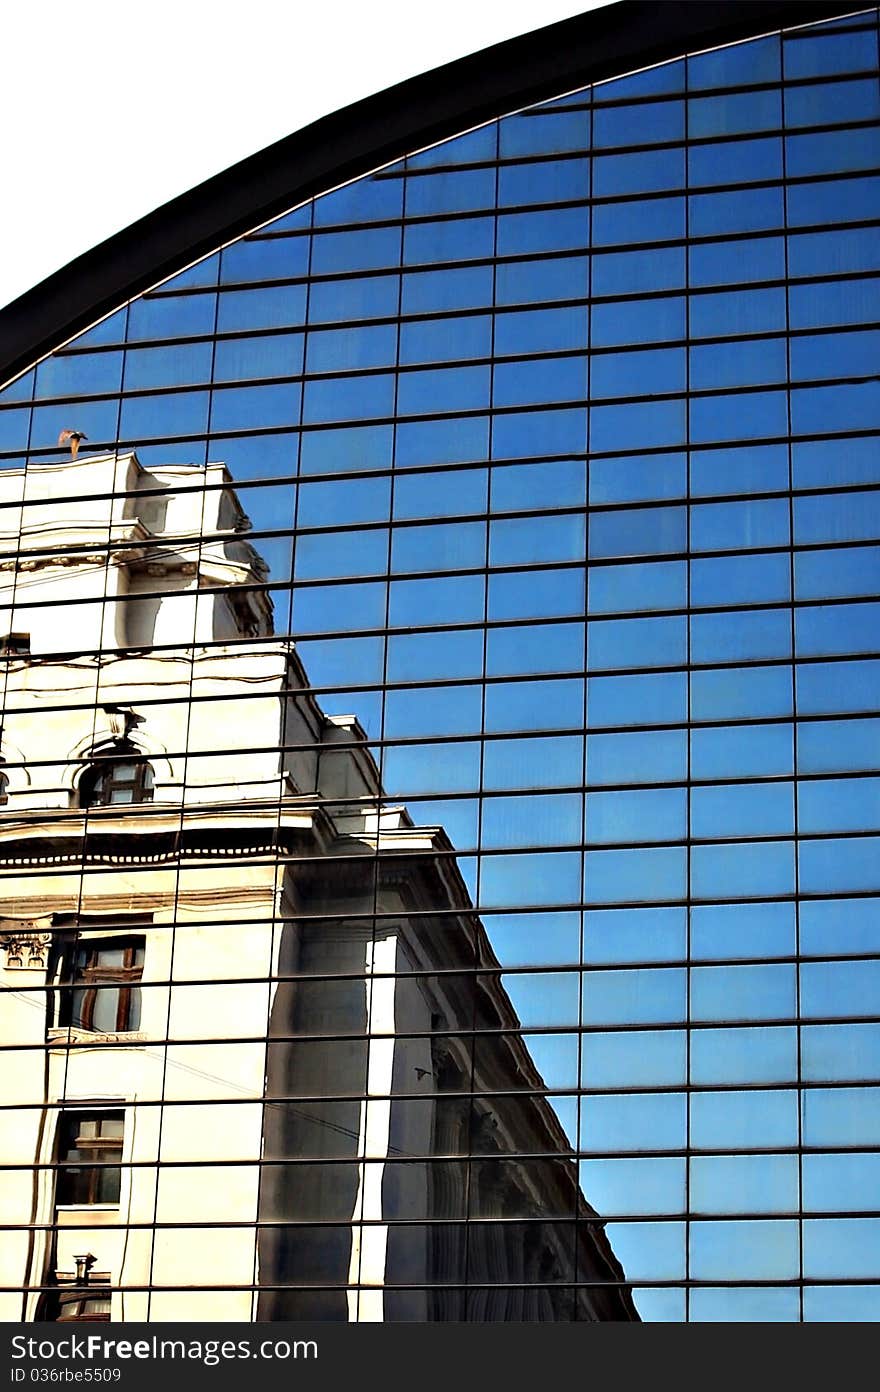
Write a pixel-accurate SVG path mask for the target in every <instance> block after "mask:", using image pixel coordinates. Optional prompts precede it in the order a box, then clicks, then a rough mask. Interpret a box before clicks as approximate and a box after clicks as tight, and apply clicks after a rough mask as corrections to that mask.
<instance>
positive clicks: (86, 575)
mask: <svg viewBox="0 0 880 1392" xmlns="http://www.w3.org/2000/svg"><path fill="white" fill-rule="evenodd" d="M0 484H2V500H0V501H2V518H3V521H2V524H0V528H2V549H3V551H4V552H5V559H2V564H3V567H4V569H3V574H4V576H5V589H4V591H3V595H2V602H3V605H4V609H5V614H6V618H5V620H4V623H3V632H4V633H5V634H6V635H7V636H6V639H5V648H4V654H5V655H4V664H5V674H4V679H5V698H6V701H5V703H6V711H7V714H6V720H5V725H4V730H3V744H2V755H3V759H4V769H5V772H4V777H5V784H4V800H5V805H4V807H3V810H2V836H0V856H2V873H3V876H4V879H5V887H4V888H5V892H4V910H3V921H2V924H0V933H2V938H0V942H2V946H3V948H4V949H5V951H4V953H3V956H2V963H0V965H2V968H3V970H2V980H3V985H4V987H5V988H6V995H5V1000H4V1015H3V1021H4V1023H3V1026H2V1036H0V1044H2V1046H3V1049H4V1076H5V1079H6V1086H5V1096H4V1101H5V1103H6V1110H4V1112H3V1113H2V1122H0V1124H2V1134H0V1156H2V1162H3V1164H4V1166H8V1169H7V1171H6V1178H5V1182H4V1185H3V1222H4V1223H5V1224H8V1225H10V1227H11V1228H13V1229H14V1231H10V1232H8V1233H7V1236H6V1241H5V1243H4V1249H3V1257H2V1259H0V1272H2V1284H3V1285H4V1286H7V1287H15V1286H16V1285H21V1286H23V1287H25V1288H27V1290H28V1293H27V1294H25V1296H24V1298H23V1302H22V1297H21V1296H11V1295H7V1296H5V1297H4V1298H3V1300H4V1305H3V1312H4V1317H5V1318H7V1319H16V1318H19V1317H21V1316H22V1315H23V1316H24V1317H25V1318H28V1319H34V1318H50V1319H58V1320H72V1319H76V1320H85V1319H93V1320H100V1319H107V1318H110V1317H112V1318H114V1319H141V1318H151V1319H174V1318H180V1319H197V1318H212V1319H239V1320H248V1319H251V1318H254V1317H260V1318H269V1319H272V1318H285V1317H300V1316H303V1317H305V1316H313V1317H319V1318H331V1319H348V1318H351V1319H383V1318H410V1319H413V1318H414V1319H431V1318H453V1319H454V1318H458V1317H461V1316H462V1314H463V1306H462V1300H463V1296H462V1294H461V1288H462V1287H463V1286H464V1285H465V1284H466V1285H467V1286H468V1287H469V1288H470V1294H469V1297H468V1298H469V1300H470V1302H471V1304H470V1307H469V1309H470V1317H471V1318H507V1319H517V1318H539V1319H560V1318H561V1319H570V1318H582V1319H632V1318H637V1316H636V1314H635V1310H634V1306H633V1304H632V1299H631V1296H630V1294H629V1291H628V1288H627V1287H626V1286H625V1285H623V1284H621V1283H622V1282H623V1280H624V1275H623V1272H622V1271H621V1268H620V1266H619V1264H618V1262H617V1261H616V1259H615V1257H614V1254H613V1252H612V1251H611V1248H610V1246H609V1244H608V1242H607V1240H606V1239H605V1237H604V1234H603V1232H602V1229H601V1226H600V1225H598V1224H597V1225H594V1224H592V1223H591V1221H590V1220H591V1218H592V1217H594V1216H595V1215H593V1214H592V1210H590V1209H589V1207H588V1205H587V1204H586V1202H585V1200H584V1198H583V1195H582V1194H581V1193H580V1191H579V1188H578V1184H577V1178H576V1168H575V1163H576V1162H575V1160H574V1158H573V1150H574V1145H573V1141H572V1139H571V1138H570V1137H569V1136H568V1135H567V1134H566V1132H565V1130H564V1128H563V1126H562V1124H561V1122H560V1121H559V1119H558V1117H557V1115H556V1113H555V1112H554V1110H553V1109H552V1107H551V1106H550V1104H549V1102H548V1101H547V1099H546V1097H545V1096H544V1095H543V1082H542V1079H541V1077H540V1075H539V1073H538V1071H537V1069H536V1068H535V1065H534V1063H533V1062H532V1059H531V1057H530V1055H529V1053H528V1051H527V1049H526V1048H525V1046H524V1044H523V1042H522V1039H521V1036H520V1035H519V1033H518V1020H517V1018H516V1015H515V1013H514V1010H513V1007H512V1006H511V1003H510V1001H509V998H508V996H507V994H506V992H505V991H504V989H503V987H502V986H501V983H500V976H499V974H498V970H499V963H498V961H497V959H496V957H495V955H494V953H493V951H492V949H491V946H490V944H489V942H488V939H487V936H486V933H485V930H484V928H483V926H482V924H481V923H480V921H479V919H478V917H477V916H476V915H475V913H474V912H473V910H472V907H471V902H470V898H469V896H468V893H467V890H466V888H465V885H464V882H463V880H462V879H461V877H460V875H459V872H458V868H457V865H456V861H455V859H454V855H453V848H452V847H451V845H450V843H449V841H448V839H447V838H446V836H445V834H444V832H443V831H442V829H440V828H438V827H418V826H414V825H413V824H412V820H411V818H410V816H409V814H408V813H407V810H406V808H405V807H403V806H401V805H397V806H392V805H389V804H388V802H387V799H385V798H384V796H383V795H382V793H381V789H380V783H379V777H378V772H377V768H376V764H375V762H374V760H373V757H372V755H371V754H370V751H369V749H368V748H367V747H366V744H365V741H364V737H363V733H362V731H361V730H360V728H359V726H358V725H357V722H356V721H354V720H346V719H344V718H338V717H328V716H326V715H325V714H324V713H323V712H322V710H321V709H320V707H319V705H318V704H317V702H316V701H315V699H314V698H313V697H311V696H310V695H309V694H307V692H306V691H305V689H304V688H305V686H306V677H305V673H304V672H303V669H302V667H301V665H300V663H299V661H298V659H297V657H296V655H295V653H294V652H293V651H292V648H291V645H290V644H289V643H286V642H281V641H279V640H277V639H273V638H272V637H271V634H272V612H271V603H270V601H269V599H268V597H267V595H266V591H265V586H264V585H263V582H264V580H265V567H264V566H263V563H262V562H261V560H260V558H259V557H258V556H257V554H256V552H255V551H254V549H253V547H252V546H251V545H250V544H249V543H248V542H247V541H245V540H244V539H243V538H242V536H241V533H242V532H243V531H245V530H246V528H247V521H246V519H245V517H244V515H243V513H242V511H241V508H240V506H239V504H238V501H237V499H236V495H235V494H234V492H233V491H232V489H231V488H230V486H229V477H228V474H227V473H226V471H225V470H224V468H223V466H222V465H209V466H208V467H207V469H200V468H196V467H184V466H180V467H173V468H172V467H167V468H166V467H163V468H157V469H154V470H152V471H147V470H145V469H144V468H142V467H141V465H140V464H139V462H138V460H137V458H136V456H135V455H133V454H127V455H120V456H114V455H107V456H101V457H92V458H88V457H87V458H80V459H78V460H76V461H70V462H67V463H64V464H57V463H50V464H47V465H38V466H35V467H32V468H31V469H30V470H29V471H28V473H27V475H26V476H25V475H23V474H22V473H19V472H16V471H10V472H7V473H5V474H3V475H2V476H0ZM62 500H63V504H62ZM60 518H63V521H60V520H59V519H60ZM279 749H281V751H282V752H281V755H280V757H279ZM475 969H477V970H476V971H475ZM475 1032H476V1033H475ZM157 1162H158V1164H157ZM279 1162H284V1163H279ZM466 1219H467V1220H471V1221H469V1222H465V1220H466ZM258 1220H259V1221H258ZM493 1220H495V1221H493ZM501 1220H504V1221H501ZM577 1220H579V1221H577ZM593 1280H595V1281H596V1282H598V1283H603V1282H605V1283H608V1284H607V1286H606V1288H605V1289H604V1290H603V1289H602V1288H601V1287H600V1286H597V1287H594V1288H590V1287H589V1286H588V1285H585V1284H583V1283H585V1282H590V1281H593ZM575 1281H578V1282H580V1283H581V1285H580V1286H579V1287H578V1288H577V1291H576V1293H573V1292H574V1287H573V1283H574V1282H575ZM434 1283H445V1284H440V1285H437V1286H436V1288H435V1289H432V1285H434ZM502 1286H503V1287H506V1289H504V1290H500V1289H496V1288H499V1287H502ZM41 1287H42V1288H44V1290H43V1294H42V1296H41V1294H40V1288H41ZM150 1287H152V1291H150V1290H149V1288H150ZM255 1291H259V1300H257V1299H256V1298H255Z"/></svg>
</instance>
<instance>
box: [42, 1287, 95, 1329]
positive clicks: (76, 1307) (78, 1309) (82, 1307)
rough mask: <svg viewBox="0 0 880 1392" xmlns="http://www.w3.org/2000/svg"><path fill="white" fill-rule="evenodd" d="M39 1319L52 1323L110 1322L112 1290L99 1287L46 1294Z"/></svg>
mask: <svg viewBox="0 0 880 1392" xmlns="http://www.w3.org/2000/svg"><path fill="white" fill-rule="evenodd" d="M37 1319H38V1320H45V1321H46V1323H51V1324H109V1322H110V1292H109V1290H103V1289H101V1288H100V1287H97V1288H96V1289H94V1290H90V1291H84V1290H68V1291H59V1292H58V1293H57V1294H54V1293H53V1294H51V1295H46V1296H45V1297H44V1298H43V1300H42V1302H41V1305H40V1307H39V1311H38V1314H37Z"/></svg>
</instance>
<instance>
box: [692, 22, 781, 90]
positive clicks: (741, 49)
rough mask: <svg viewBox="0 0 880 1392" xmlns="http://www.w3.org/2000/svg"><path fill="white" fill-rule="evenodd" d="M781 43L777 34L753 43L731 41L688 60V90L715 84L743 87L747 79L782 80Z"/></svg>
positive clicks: (717, 85) (756, 81)
mask: <svg viewBox="0 0 880 1392" xmlns="http://www.w3.org/2000/svg"><path fill="white" fill-rule="evenodd" d="M780 76H781V71H780V43H779V37H778V36H777V35H775V34H772V35H769V36H768V37H767V38H765V39H753V40H752V41H751V42H750V43H739V44H731V45H729V46H728V47H726V48H716V49H712V50H710V51H709V52H708V53H698V54H696V56H694V57H690V58H688V60H687V82H688V91H690V92H700V91H708V90H711V88H713V87H739V86H742V85H744V84H746V83H759V82H778V81H779V79H780Z"/></svg>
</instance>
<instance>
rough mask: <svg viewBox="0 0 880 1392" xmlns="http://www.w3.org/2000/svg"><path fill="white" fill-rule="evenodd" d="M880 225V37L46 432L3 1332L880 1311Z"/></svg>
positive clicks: (535, 170)
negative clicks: (7, 1324)
mask: <svg viewBox="0 0 880 1392" xmlns="http://www.w3.org/2000/svg"><path fill="white" fill-rule="evenodd" d="M878 226H880V78H878V23H877V11H876V10H873V9H871V10H865V11H861V12H859V13H857V14H854V15H852V16H849V17H846V18H844V19H841V20H837V21H835V22H832V23H825V24H821V25H816V26H812V27H807V28H800V29H795V30H791V31H787V32H784V33H781V34H780V33H773V34H769V35H766V36H763V37H760V38H756V39H754V40H750V41H747V42H742V43H737V44H735V45H732V46H728V47H724V48H721V49H717V50H713V51H710V52H705V53H697V54H694V55H691V56H687V57H682V58H680V59H679V60H677V61H673V62H668V63H665V64H663V65H661V66H657V67H653V68H650V69H648V70H645V71H641V72H637V73H634V74H632V75H626V76H620V77H618V78H616V79H614V80H612V81H607V82H603V83H601V84H598V85H595V86H593V87H587V88H584V89H582V90H578V91H574V92H571V93H567V94H564V95H562V96H560V97H559V98H558V99H554V100H551V101H548V102H545V103H544V104H542V105H540V106H536V107H534V108H531V109H529V110H527V111H522V112H517V113H514V114H510V115H506V116H504V117H503V118H502V119H499V120H498V121H495V122H493V123H490V124H488V125H485V126H482V127H480V128H479V129H476V130H472V131H469V132H466V133H464V134H461V135H459V136H457V137H456V138H454V139H451V140H448V141H446V142H444V143H442V144H439V145H437V146H435V147H433V148H431V149H428V150H424V151H421V152H417V153H413V154H411V155H409V156H408V157H407V158H406V159H403V160H401V161H400V162H399V163H396V164H393V165H390V166H388V167H386V168H383V169H381V170H378V171H377V172H375V173H373V174H371V175H370V176H369V177H365V178H362V179H360V180H358V181H356V182H354V183H350V184H347V185H345V186H344V187H341V188H338V189H336V190H334V191H330V192H327V193H326V194H324V195H323V196H321V197H318V198H315V199H314V200H312V201H311V202H309V203H307V204H306V205H304V206H302V207H299V208H297V209H295V210H294V211H292V212H290V213H289V214H287V215H285V216H283V217H280V218H278V219H277V220H276V221H274V222H272V223H270V224H269V225H267V226H263V227H261V228H259V229H258V230H256V231H255V232H253V233H252V234H250V235H248V236H246V237H244V238H242V239H240V240H238V241H236V242H234V243H232V244H231V245H228V246H225V247H223V248H222V249H221V250H219V251H217V252H216V253H215V254H213V255H211V256H208V257H207V258H206V259H204V260H202V261H200V262H199V263H198V264H196V265H194V266H192V267H191V268H190V269H188V270H186V271H184V272H183V273H182V274H180V275H178V276H176V277H175V278H174V279H172V280H170V281H166V282H165V283H163V284H162V285H160V286H158V287H157V288H156V289H155V290H153V291H151V292H149V293H147V294H144V295H142V296H140V297H139V298H137V299H135V300H133V301H132V302H131V303H130V304H128V305H127V306H124V307H122V308H120V309H119V310H118V312H116V313H114V314H112V315H110V316H109V317H108V318H106V319H104V320H103V321H102V322H101V323H99V324H97V325H96V326H95V327H94V328H92V329H90V330H89V331H88V332H86V333H84V334H82V335H80V336H79V337H78V338H77V339H75V340H74V341H72V342H71V343H69V344H67V345H66V346H64V347H63V348H62V349H59V350H58V351H56V352H55V353H53V354H52V356H50V357H48V358H46V359H45V360H43V361H41V362H39V363H38V364H37V365H36V366H35V367H34V368H33V369H32V370H30V371H29V372H27V373H25V374H24V375H23V376H22V377H20V378H19V379H18V380H17V381H15V382H13V383H12V384H11V385H9V386H7V387H6V389H5V390H4V391H3V392H2V393H0V449H2V452H3V453H2V459H0V463H2V466H3V470H4V472H3V473H0V493H2V497H0V504H2V513H0V533H2V539H3V543H2V549H3V551H4V552H5V557H6V559H5V560H2V561H0V563H2V565H3V572H2V577H0V578H2V584H3V586H5V589H4V596H5V598H4V605H5V613H4V617H3V623H2V629H3V633H4V634H8V637H7V638H6V639H5V648H4V653H5V655H4V656H3V658H2V659H0V665H2V667H3V671H2V673H0V676H2V680H3V683H4V700H5V710H4V736H3V745H2V756H3V760H4V803H3V807H2V808H0V859H2V866H0V871H2V877H3V891H4V893H3V898H4V903H5V905H6V908H5V909H4V911H3V912H4V913H5V914H6V917H5V918H4V921H3V924H2V925H0V931H2V933H3V935H4V936H3V939H2V941H3V943H4V944H5V948H6V961H7V970H6V975H5V977H4V985H5V993H4V998H5V1002H6V1004H7V1006H8V1008H7V1009H6V1010H5V1015H6V1022H7V1023H6V1025H5V1026H4V1027H3V1028H2V1031H0V1035H2V1038H0V1044H2V1049H3V1053H4V1055H5V1057H6V1060H7V1063H6V1066H5V1067H4V1069H3V1072H4V1076H5V1077H6V1078H7V1082H6V1083H5V1084H4V1088H3V1092H4V1096H3V1100H2V1113H0V1115H2V1133H3V1136H4V1137H5V1138H6V1139H4V1140H2V1142H0V1162H2V1164H3V1165H4V1166H5V1167H6V1174H7V1179H8V1185H7V1188H8V1192H9V1194H10V1196H12V1202H11V1207H10V1208H9V1209H8V1211H6V1212H5V1213H4V1215H3V1220H2V1221H3V1223H4V1224H5V1226H6V1229H7V1232H6V1239H7V1242H6V1245H7V1250H8V1252H9V1253H10V1256H9V1258H8V1260H7V1267H6V1270H5V1274H4V1285H5V1286H6V1287H7V1288H17V1292H18V1293H17V1294H16V1295H15V1296H14V1297H12V1298H11V1299H12V1303H11V1304H10V1305H9V1307H8V1312H7V1313H6V1314H5V1316H4V1317H5V1318H8V1319H18V1318H22V1317H25V1318H29V1319H33V1318H53V1319H54V1318H66V1319H69V1318H107V1317H108V1310H109V1312H110V1317H111V1318H113V1319H126V1318H153V1319H162V1318H165V1319H169V1318H170V1319H174V1318H193V1319H196V1318H212V1317H213V1318H218V1319H255V1318H262V1319H284V1318H319V1319H328V1320H330V1319H342V1320H377V1319H380V1320H381V1319H384V1320H407V1319H452V1320H460V1319H467V1320H522V1319H529V1320H533V1319H542V1320H584V1319H586V1320H597V1319H630V1320H632V1319H643V1320H673V1321H681V1320H686V1319H690V1320H740V1319H750V1320H755V1319H760V1320H801V1319H803V1320H808V1321H812V1320H837V1319H875V1318H877V1317H878V1316H880V1217H878V1212H880V1204H878V1198H877V1195H878V1192H880V1189H878V1185H880V1155H878V1152H877V1147H878V1146H880V1121H878V1117H880V1110H878V1106H877V1097H878V1093H877V1091H876V1088H877V1083H878V1080H880V917H878V899H877V895H878V894H880V856H878V848H880V680H878V678H880V661H878V660H880V491H878V483H880V455H878V447H877V433H878V429H880V385H878V369H877V362H878V359H877V357H876V356H875V354H876V353H877V352H878V349H880V276H878V273H880V234H878ZM71 430H73V431H76V432H77V433H80V432H81V433H82V434H83V435H84V436H85V437H86V438H85V439H83V440H81V441H80V442H79V450H78V454H77V452H76V450H75V449H74V451H73V457H72V456H71V449H70V444H69V442H68V441H65V442H64V443H63V444H61V445H59V435H60V433H61V432H63V431H71ZM220 464H223V465H225V471H224V470H223V469H220V468H218V467H216V466H219V465H220ZM59 537H60V538H61V539H60V541H59ZM25 552H26V553H27V554H25ZM80 780H83V783H82V788H81V789H80ZM2 958H3V954H2V953H0V966H2V965H3V962H2ZM102 997H103V999H102ZM82 1001H86V1002H87V1003H88V1006H89V1009H88V1011H86V1010H85V1009H84V1008H81V1006H80V1004H79V1002H82ZM151 1002H152V1003H151ZM111 1016H112V1018H111ZM102 1026H103V1027H102ZM120 1138H121V1147H122V1148H121V1150H120ZM70 1196H73V1199H75V1200H76V1201H75V1202H74V1201H70V1202H68V1198H69V1197H70ZM110 1234H116V1237H118V1238H119V1241H116V1238H111V1237H110V1236H109V1235H110ZM120 1235H121V1236H120ZM122 1238H124V1239H125V1241H124V1242H123V1241H122ZM102 1244H103V1245H102ZM99 1249H100V1250H99ZM81 1253H87V1254H88V1255H89V1256H90V1257H91V1258H92V1262H91V1265H89V1263H88V1262H85V1261H83V1262H80V1261H79V1255H80V1254H81ZM75 1258H76V1259H75ZM9 1263H11V1265H9ZM6 1298H7V1299H8V1298H9V1297H6ZM71 1311H73V1313H72V1314H71ZM77 1311H86V1313H85V1314H79V1315H77V1313H76V1312H77ZM95 1311H98V1312H99V1313H97V1314H96V1313H95ZM59 1312H66V1313H59Z"/></svg>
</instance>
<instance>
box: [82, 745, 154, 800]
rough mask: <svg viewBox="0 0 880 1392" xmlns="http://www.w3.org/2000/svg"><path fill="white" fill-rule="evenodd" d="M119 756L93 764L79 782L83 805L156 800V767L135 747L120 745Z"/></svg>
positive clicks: (118, 748) (117, 751)
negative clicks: (154, 777) (154, 788)
mask: <svg viewBox="0 0 880 1392" xmlns="http://www.w3.org/2000/svg"><path fill="white" fill-rule="evenodd" d="M115 752H116V753H117V754H118V757H117V758H113V759H110V758H105V759H104V760H102V762H101V763H97V764H92V765H91V766H90V767H89V768H87V769H86V771H85V773H84V774H83V776H82V778H81V779H80V781H79V805H80V807H110V806H119V805H122V804H125V803H135V802H152V801H153V769H152V765H150V764H148V763H147V761H146V759H142V758H139V757H138V755H137V751H136V750H135V749H134V748H133V747H132V746H130V745H129V746H122V745H120V746H118V747H117V750H116V751H115Z"/></svg>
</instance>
